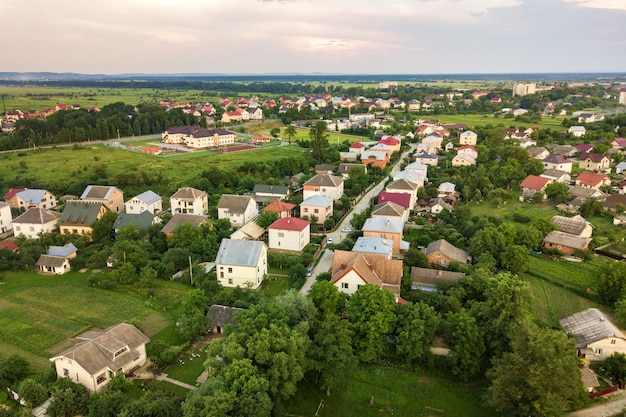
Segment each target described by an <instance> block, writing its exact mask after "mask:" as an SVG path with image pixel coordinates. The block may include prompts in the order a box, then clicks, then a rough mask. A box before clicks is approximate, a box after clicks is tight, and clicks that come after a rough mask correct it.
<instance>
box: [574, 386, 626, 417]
mask: <svg viewBox="0 0 626 417" xmlns="http://www.w3.org/2000/svg"><path fill="white" fill-rule="evenodd" d="M608 401H610V402H607V403H604V404H600V405H596V406H594V407H589V408H585V409H583V410H578V411H574V412H573V413H569V414H568V417H609V416H615V415H617V414H620V413H621V412H622V411H623V410H624V407H626V394H625V393H624V391H622V390H620V391H618V393H616V394H612V395H611V396H610V397H609V399H608Z"/></svg>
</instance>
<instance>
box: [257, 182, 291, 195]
mask: <svg viewBox="0 0 626 417" xmlns="http://www.w3.org/2000/svg"><path fill="white" fill-rule="evenodd" d="M252 192H253V193H255V194H257V193H261V194H276V195H287V194H289V187H288V186H287V185H265V184H257V185H255V186H254V189H253V190H252Z"/></svg>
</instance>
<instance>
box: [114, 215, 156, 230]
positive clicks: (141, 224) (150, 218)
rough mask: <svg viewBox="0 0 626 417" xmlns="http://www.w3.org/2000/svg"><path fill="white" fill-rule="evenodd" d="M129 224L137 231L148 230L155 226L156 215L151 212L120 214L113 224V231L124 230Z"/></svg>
mask: <svg viewBox="0 0 626 417" xmlns="http://www.w3.org/2000/svg"><path fill="white" fill-rule="evenodd" d="M129 224H134V225H135V226H137V229H143V230H148V229H149V228H150V226H152V224H154V214H152V213H150V212H149V211H144V212H143V213H139V214H129V213H120V214H118V215H117V218H116V219H115V223H113V230H118V229H122V228H124V227H126V226H128V225H129Z"/></svg>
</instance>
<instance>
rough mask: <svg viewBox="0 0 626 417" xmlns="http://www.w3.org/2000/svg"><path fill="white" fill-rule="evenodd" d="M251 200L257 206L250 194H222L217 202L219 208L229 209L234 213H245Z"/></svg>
mask: <svg viewBox="0 0 626 417" xmlns="http://www.w3.org/2000/svg"><path fill="white" fill-rule="evenodd" d="M250 200H252V202H253V203H254V205H255V206H256V201H254V198H252V197H250V196H249V195H235V194H222V196H221V197H220V200H219V201H218V202H217V208H218V209H228V211H229V212H232V213H245V211H246V209H247V208H248V205H249V204H250Z"/></svg>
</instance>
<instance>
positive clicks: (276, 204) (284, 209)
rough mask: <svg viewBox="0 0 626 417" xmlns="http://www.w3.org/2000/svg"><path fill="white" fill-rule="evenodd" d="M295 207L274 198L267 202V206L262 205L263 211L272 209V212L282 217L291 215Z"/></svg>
mask: <svg viewBox="0 0 626 417" xmlns="http://www.w3.org/2000/svg"><path fill="white" fill-rule="evenodd" d="M294 208H296V205H295V204H291V203H285V202H284V201H280V200H274V201H272V202H271V203H269V204H268V205H267V206H265V207H263V210H262V211H263V212H266V211H273V212H274V213H278V215H279V217H280V218H283V217H291V214H292V213H293V209H294Z"/></svg>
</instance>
